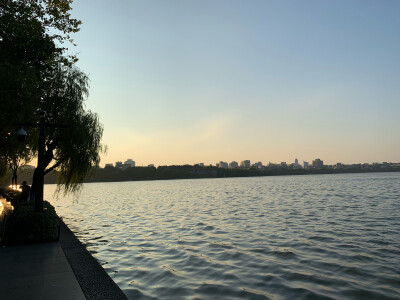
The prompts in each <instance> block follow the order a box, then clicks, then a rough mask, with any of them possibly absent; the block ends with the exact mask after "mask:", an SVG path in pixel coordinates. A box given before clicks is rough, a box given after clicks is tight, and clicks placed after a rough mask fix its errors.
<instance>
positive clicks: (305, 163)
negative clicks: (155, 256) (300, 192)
mask: <svg viewBox="0 0 400 300" xmlns="http://www.w3.org/2000/svg"><path fill="white" fill-rule="evenodd" d="M221 163H223V164H226V167H225V166H224V167H222V166H220V164H221ZM232 164H236V166H235V165H234V166H231V165H232ZM372 164H396V165H398V164H400V161H374V162H347V163H345V162H341V161H337V162H334V163H330V162H326V161H325V160H323V159H320V158H313V159H311V160H299V159H298V158H295V159H294V160H293V161H268V162H267V161H264V162H263V161H262V160H254V161H252V160H241V161H238V160H232V161H226V160H225V161H224V160H220V161H219V162H216V163H205V162H196V163H183V164H171V165H168V164H160V165H157V164H153V163H149V164H144V163H139V164H138V162H137V161H136V160H133V159H132V158H128V159H127V160H126V161H125V162H124V161H123V160H117V161H115V162H108V163H105V164H104V166H103V167H121V168H124V167H125V168H126V167H159V166H173V165H177V166H183V165H192V166H194V165H199V166H205V167H208V166H217V167H222V168H241V167H245V168H249V167H258V166H260V167H266V166H272V165H275V166H278V165H280V166H284V165H285V166H295V167H298V166H301V167H304V168H306V167H308V166H310V167H311V166H314V167H315V166H316V165H318V166H337V165H372Z"/></svg>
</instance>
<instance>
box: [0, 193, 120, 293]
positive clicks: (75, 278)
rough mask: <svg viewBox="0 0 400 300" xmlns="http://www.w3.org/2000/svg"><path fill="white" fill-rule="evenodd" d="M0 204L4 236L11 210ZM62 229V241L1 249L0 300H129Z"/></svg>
mask: <svg viewBox="0 0 400 300" xmlns="http://www.w3.org/2000/svg"><path fill="white" fill-rule="evenodd" d="M0 201H1V202H0V203H1V204H2V206H1V207H0V208H1V209H0V210H2V211H0V234H1V225H2V224H3V221H4V216H5V214H6V213H9V212H10V209H11V207H10V206H9V204H8V203H7V202H5V201H4V199H0ZM7 210H8V211H7ZM60 226H61V228H60V241H59V242H53V243H41V244H30V245H22V246H3V247H1V246H0V299H7V300H13V299H16V300H21V299H29V300H35V299H38V300H39V299H40V300H47V299H52V300H53V299H56V300H63V299H66V300H70V299H71V300H80V299H89V300H91V299H96V300H97V299H107V300H114V299H115V300H119V299H122V300H125V299H127V298H126V296H125V294H124V293H123V292H122V291H121V289H120V288H119V287H118V286H117V285H116V284H115V283H114V281H113V280H112V279H111V278H110V276H109V275H108V274H107V272H106V271H105V270H104V269H103V268H102V267H101V265H100V264H99V263H98V262H97V261H96V260H95V259H94V258H93V257H92V256H91V255H90V253H89V252H88V251H87V250H86V248H85V246H83V245H82V244H81V242H80V241H79V240H78V239H77V238H76V237H75V235H74V234H73V233H72V232H71V231H70V230H69V228H68V227H67V226H66V225H65V224H64V223H63V222H61V224H60ZM0 238H1V236H0Z"/></svg>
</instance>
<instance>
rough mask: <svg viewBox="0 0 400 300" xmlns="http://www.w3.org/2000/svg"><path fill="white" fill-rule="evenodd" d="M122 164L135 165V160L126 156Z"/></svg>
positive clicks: (126, 165)
mask: <svg viewBox="0 0 400 300" xmlns="http://www.w3.org/2000/svg"><path fill="white" fill-rule="evenodd" d="M124 166H125V167H131V168H133V167H135V161H134V160H132V159H131V158H128V159H127V160H126V161H125V162H124Z"/></svg>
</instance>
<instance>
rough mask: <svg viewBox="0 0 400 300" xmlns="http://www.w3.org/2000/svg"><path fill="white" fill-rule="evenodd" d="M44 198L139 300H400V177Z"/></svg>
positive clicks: (97, 187)
mask: <svg viewBox="0 0 400 300" xmlns="http://www.w3.org/2000/svg"><path fill="white" fill-rule="evenodd" d="M54 189H55V186H53V185H47V186H46V187H45V193H46V198H47V199H50V200H51V202H52V203H53V204H54V205H55V206H56V208H57V211H58V213H59V214H60V215H61V216H63V218H64V221H65V222H66V223H67V224H68V226H69V227H70V228H71V229H72V230H73V231H74V233H75V234H76V235H77V236H78V237H79V239H80V240H81V241H82V242H83V243H84V244H86V245H87V248H88V250H89V251H90V252H91V253H93V255H94V256H95V257H96V258H97V259H98V260H99V261H100V262H101V264H102V265H103V267H104V268H105V270H106V271H107V272H108V273H109V274H110V276H111V277H112V278H113V279H114V281H115V282H116V283H117V284H118V285H119V286H120V287H121V289H122V290H123V291H124V292H125V294H126V295H128V297H129V298H131V299H152V298H157V299H234V298H240V299H243V298H249V299H265V298H267V299H268V298H271V299H309V298H325V297H326V298H336V299H343V298H355V299H385V298H397V299H398V298H400V174H399V173H379V174H378V173H371V174H341V175H309V176H281V177H253V178H228V179H198V180H170V181H147V182H119V183H90V184H85V185H84V187H83V190H82V192H81V193H80V194H79V195H78V196H68V197H66V198H63V199H61V198H62V197H60V199H59V200H56V199H55V198H54V197H53V191H54Z"/></svg>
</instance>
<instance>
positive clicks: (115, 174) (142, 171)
mask: <svg viewBox="0 0 400 300" xmlns="http://www.w3.org/2000/svg"><path fill="white" fill-rule="evenodd" d="M32 172H33V169H32V168H30V169H24V170H23V171H22V172H21V174H20V175H19V176H20V178H21V179H22V180H26V181H27V182H28V184H29V180H30V179H31V178H32ZM371 172H400V167H396V166H390V165H388V166H386V167H385V166H384V167H382V166H379V167H368V168H367V167H363V166H362V165H359V166H352V167H349V168H338V169H334V168H321V169H317V168H309V169H303V168H299V169H291V168H280V167H271V168H268V167H267V168H264V169H257V168H249V169H240V168H237V169H223V168H217V167H209V166H208V167H201V166H197V165H195V166H191V165H184V166H160V167H157V168H155V167H134V168H126V169H121V168H115V167H106V168H98V169H97V170H96V171H95V175H94V176H92V177H87V178H85V179H84V182H117V181H141V180H168V179H196V178H224V177H252V176H281V175H307V174H340V173H371ZM57 177H58V174H57V171H53V172H51V173H49V174H48V175H47V176H46V177H45V183H47V184H54V183H57ZM10 181H11V174H10V173H9V174H8V176H6V177H5V178H4V179H3V183H6V182H8V183H9V182H10Z"/></svg>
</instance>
